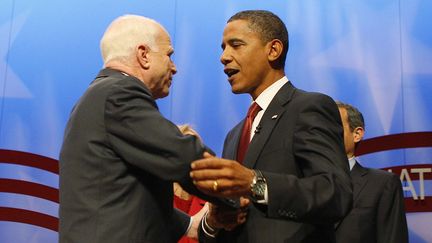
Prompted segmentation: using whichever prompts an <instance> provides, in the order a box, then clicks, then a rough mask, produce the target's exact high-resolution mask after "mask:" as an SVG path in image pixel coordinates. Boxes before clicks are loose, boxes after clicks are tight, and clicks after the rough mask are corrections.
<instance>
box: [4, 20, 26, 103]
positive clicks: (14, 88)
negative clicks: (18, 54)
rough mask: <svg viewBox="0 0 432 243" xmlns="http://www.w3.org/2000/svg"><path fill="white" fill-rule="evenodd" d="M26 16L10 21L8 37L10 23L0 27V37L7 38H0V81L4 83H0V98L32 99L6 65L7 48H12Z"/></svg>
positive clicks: (18, 78) (10, 68)
mask: <svg viewBox="0 0 432 243" xmlns="http://www.w3.org/2000/svg"><path fill="white" fill-rule="evenodd" d="M28 14H29V13H28V12H27V13H22V14H20V15H18V16H17V17H15V18H14V19H13V20H12V31H11V33H10V36H9V32H10V28H11V21H7V22H5V23H3V24H1V25H0V36H2V37H9V38H0V75H1V76H0V80H1V81H3V82H6V83H0V84H1V86H0V97H5V98H21V99H23V98H31V97H32V94H31V93H30V91H29V90H28V88H27V87H26V86H25V84H24V83H23V81H22V80H21V79H20V77H19V76H18V75H17V74H16V73H15V72H14V70H13V69H12V67H10V66H9V64H8V63H7V57H8V53H9V48H10V47H11V46H12V44H13V42H14V40H15V38H16V36H17V35H18V34H19V32H20V31H21V28H22V27H23V25H24V23H25V21H26V19H27V16H28Z"/></svg>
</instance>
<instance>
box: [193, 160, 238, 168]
mask: <svg viewBox="0 0 432 243" xmlns="http://www.w3.org/2000/svg"><path fill="white" fill-rule="evenodd" d="M232 163H237V162H235V161H232V160H226V159H221V158H217V157H206V158H204V159H200V160H195V161H194V162H192V164H191V167H192V169H193V170H199V169H220V168H223V167H227V166H230V165H231V164H232Z"/></svg>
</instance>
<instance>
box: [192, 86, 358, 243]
mask: <svg viewBox="0 0 432 243" xmlns="http://www.w3.org/2000/svg"><path fill="white" fill-rule="evenodd" d="M243 122H244V121H242V122H241V123H239V124H238V125H237V126H236V127H234V128H233V129H232V130H231V131H230V132H229V133H228V135H227V138H226V140H225V144H224V152H223V156H224V157H225V158H229V159H235V158H236V153H237V146H238V143H239V137H240V134H241V130H242V126H243ZM341 124H342V123H341V120H340V115H339V112H338V108H337V106H336V104H335V103H334V101H333V100H332V99H331V98H329V97H328V96H325V95H323V94H318V93H309V92H305V91H302V90H299V89H296V88H295V87H293V86H292V84H291V83H287V84H286V85H284V86H283V87H282V88H281V89H280V90H279V92H278V93H277V94H276V96H275V97H274V98H273V100H272V102H271V103H270V105H269V107H268V108H267V110H266V111H265V113H264V115H263V117H262V119H261V121H260V126H261V129H260V131H259V133H256V134H255V135H254V137H253V139H252V141H251V143H250V145H249V148H248V151H247V152H246V155H245V159H244V165H245V166H247V167H249V168H255V169H259V170H261V171H262V172H263V175H264V177H265V178H266V180H267V186H268V205H262V204H253V205H251V206H250V208H249V213H248V218H247V221H246V223H245V224H244V225H241V226H239V227H238V228H237V229H236V230H234V231H232V232H228V231H221V232H219V234H218V237H217V241H219V242H257V243H258V242H259V243H262V242H290V243H296V242H334V240H335V235H334V226H333V224H334V223H335V222H336V221H337V220H339V219H341V218H342V217H343V216H344V215H345V214H346V213H347V212H348V211H349V209H350V207H351V201H352V190H351V186H350V178H349V175H348V166H347V165H348V162H347V158H346V155H345V150H344V147H343V136H342V134H343V131H342V125H341ZM200 237H201V240H202V241H206V240H207V241H210V240H211V239H210V238H206V237H205V236H204V235H203V232H202V230H201V231H200Z"/></svg>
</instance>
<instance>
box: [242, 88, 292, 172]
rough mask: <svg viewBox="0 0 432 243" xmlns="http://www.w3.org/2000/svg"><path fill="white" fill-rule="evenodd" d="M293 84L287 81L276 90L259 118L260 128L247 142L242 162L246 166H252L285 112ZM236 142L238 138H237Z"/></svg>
mask: <svg viewBox="0 0 432 243" xmlns="http://www.w3.org/2000/svg"><path fill="white" fill-rule="evenodd" d="M294 91H295V88H294V86H293V85H292V84H291V83H290V82H288V83H286V84H285V85H284V86H282V88H281V89H280V90H279V91H278V92H277V94H276V95H275V97H274V98H273V100H272V101H271V103H270V105H269V106H268V107H267V109H266V111H265V112H264V115H263V116H262V118H261V121H260V123H259V126H260V127H261V129H260V130H259V132H257V133H255V135H254V137H253V139H252V141H251V143H250V144H249V147H248V150H247V152H246V155H245V158H244V162H243V164H244V165H245V166H246V167H248V168H254V167H255V164H256V161H257V159H258V156H259V155H260V153H261V151H262V149H263V148H264V145H265V144H266V142H267V140H268V138H269V137H270V135H271V133H272V131H273V129H274V127H275V126H276V124H277V123H278V122H279V120H280V119H281V117H282V115H283V114H284V112H285V105H286V104H287V103H288V102H289V101H290V100H291V98H292V96H293V94H294ZM237 143H238V139H237Z"/></svg>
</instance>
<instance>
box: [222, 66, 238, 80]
mask: <svg viewBox="0 0 432 243" xmlns="http://www.w3.org/2000/svg"><path fill="white" fill-rule="evenodd" d="M224 72H225V74H226V75H228V78H231V77H232V76H233V75H234V74H236V73H238V72H239V70H238V69H233V68H225V69H224Z"/></svg>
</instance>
